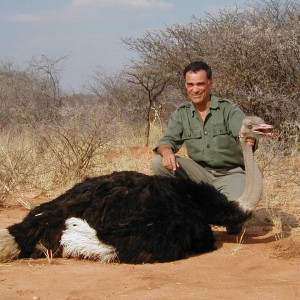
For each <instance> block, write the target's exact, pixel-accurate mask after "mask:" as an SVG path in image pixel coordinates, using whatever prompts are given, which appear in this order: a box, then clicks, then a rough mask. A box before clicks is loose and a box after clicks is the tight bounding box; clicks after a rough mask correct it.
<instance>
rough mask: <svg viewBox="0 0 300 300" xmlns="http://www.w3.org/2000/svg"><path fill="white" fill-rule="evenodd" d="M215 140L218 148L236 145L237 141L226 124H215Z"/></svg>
mask: <svg viewBox="0 0 300 300" xmlns="http://www.w3.org/2000/svg"><path fill="white" fill-rule="evenodd" d="M213 140H214V143H215V145H216V147H217V148H219V149H228V148H230V147H234V146H236V141H235V139H234V137H232V136H231V135H230V133H229V131H228V130H227V128H226V126H225V125H224V124H215V125H214V128H213Z"/></svg>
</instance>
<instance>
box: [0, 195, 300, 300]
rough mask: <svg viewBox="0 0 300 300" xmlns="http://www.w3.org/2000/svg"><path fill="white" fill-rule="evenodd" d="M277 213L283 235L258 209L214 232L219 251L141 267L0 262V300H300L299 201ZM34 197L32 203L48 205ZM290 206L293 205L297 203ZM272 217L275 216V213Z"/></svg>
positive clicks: (14, 214) (7, 214)
mask: <svg viewBox="0 0 300 300" xmlns="http://www.w3.org/2000/svg"><path fill="white" fill-rule="evenodd" d="M297 193H298V194H297ZM297 193H296V194H295V193H294V192H293V196H294V198H295V199H299V202H297V201H296V202H293V207H291V208H288V207H287V208H286V209H285V211H277V212H276V214H277V216H280V218H281V226H282V228H283V230H279V229H278V228H277V229H276V226H275V227H274V222H273V224H271V223H272V222H271V218H270V214H269V212H268V211H267V210H266V209H264V208H260V209H258V210H257V212H256V214H255V217H254V218H253V219H252V220H251V221H250V222H248V224H247V228H246V231H245V233H244V234H243V235H240V236H229V235H227V233H226V232H225V229H224V228H223V227H215V228H214V231H215V236H216V239H217V246H218V250H217V251H214V252H212V253H209V254H204V255H199V256H194V257H189V258H187V259H184V260H180V261H176V262H171V263H164V264H145V265H125V264H123V265H121V264H102V263H98V262H92V261H83V260H74V259H53V260H52V261H51V262H50V263H49V261H48V260H47V259H46V258H45V259H39V260H30V259H28V260H18V261H14V262H12V263H7V264H0V291H1V292H0V299H2V300H8V299H13V300H17V299H56V300H59V299H73V300H79V299H185V300H189V299H300V281H299V280H300V279H299V275H300V227H299V215H300V197H299V191H297ZM47 200H48V198H47V197H45V196H43V197H38V198H32V199H31V200H30V202H31V205H33V206H34V205H37V204H38V203H41V202H44V201H47ZM295 203H296V205H295ZM26 213H27V210H26V208H24V207H23V206H21V205H15V206H11V207H9V208H2V209H0V227H1V228H4V227H6V226H8V225H10V224H13V223H15V222H18V221H20V220H21V219H22V218H23V217H24V216H25V215H26ZM273 213H274V211H273Z"/></svg>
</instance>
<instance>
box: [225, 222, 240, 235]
mask: <svg viewBox="0 0 300 300" xmlns="http://www.w3.org/2000/svg"><path fill="white" fill-rule="evenodd" d="M242 228H243V224H237V225H229V226H226V231H227V233H228V234H230V235H234V234H239V233H241V231H242Z"/></svg>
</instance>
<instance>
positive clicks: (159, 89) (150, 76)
mask: <svg viewBox="0 0 300 300" xmlns="http://www.w3.org/2000/svg"><path fill="white" fill-rule="evenodd" d="M126 74H127V76H128V79H127V80H128V82H129V83H130V84H132V85H134V86H135V88H136V89H137V90H138V92H139V93H138V94H139V95H140V97H141V100H143V99H145V102H147V105H146V108H145V118H146V131H145V136H146V146H148V145H149V138H150V125H151V121H152V118H153V117H152V115H157V114H158V117H160V116H159V115H160V108H161V105H160V104H159V102H158V99H159V96H160V95H161V94H162V93H163V92H164V90H165V88H166V87H167V85H168V81H167V80H166V78H164V77H163V76H161V72H157V71H156V70H154V69H153V68H151V67H146V66H140V65H135V66H134V68H132V69H131V70H130V71H127V73H126Z"/></svg>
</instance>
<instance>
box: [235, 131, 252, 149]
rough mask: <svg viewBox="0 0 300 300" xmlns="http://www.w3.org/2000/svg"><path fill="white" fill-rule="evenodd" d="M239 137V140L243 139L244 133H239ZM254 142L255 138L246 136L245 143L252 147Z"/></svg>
mask: <svg viewBox="0 0 300 300" xmlns="http://www.w3.org/2000/svg"><path fill="white" fill-rule="evenodd" d="M239 138H240V140H242V139H244V135H243V134H242V133H240V135H239ZM255 142H256V139H255V138H253V137H248V138H246V143H247V144H248V145H249V146H251V147H252V148H253V147H254V145H255Z"/></svg>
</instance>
